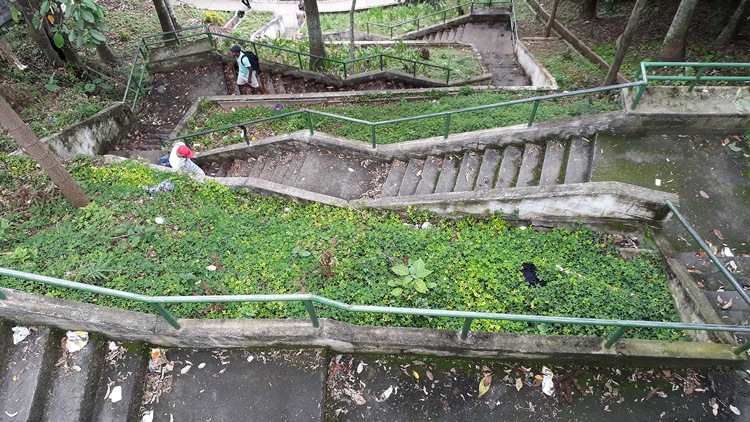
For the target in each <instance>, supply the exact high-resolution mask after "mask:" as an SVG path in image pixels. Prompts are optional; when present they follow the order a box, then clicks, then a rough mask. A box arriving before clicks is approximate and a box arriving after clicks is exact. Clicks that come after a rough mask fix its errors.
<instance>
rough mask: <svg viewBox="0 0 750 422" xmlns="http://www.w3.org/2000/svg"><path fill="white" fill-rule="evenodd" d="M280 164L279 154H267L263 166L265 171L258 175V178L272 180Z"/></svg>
mask: <svg viewBox="0 0 750 422" xmlns="http://www.w3.org/2000/svg"><path fill="white" fill-rule="evenodd" d="M279 164H280V158H279V155H278V154H268V155H266V165H265V166H263V171H261V172H260V174H259V175H258V179H263V180H271V178H272V177H273V174H274V172H275V171H276V168H277V167H278V166H279Z"/></svg>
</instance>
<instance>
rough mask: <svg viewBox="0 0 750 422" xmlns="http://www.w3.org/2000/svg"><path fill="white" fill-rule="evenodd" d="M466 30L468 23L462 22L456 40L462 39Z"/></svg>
mask: <svg viewBox="0 0 750 422" xmlns="http://www.w3.org/2000/svg"><path fill="white" fill-rule="evenodd" d="M464 30H466V24H462V25H461V26H459V27H458V29H457V30H456V41H461V37H463V35H464Z"/></svg>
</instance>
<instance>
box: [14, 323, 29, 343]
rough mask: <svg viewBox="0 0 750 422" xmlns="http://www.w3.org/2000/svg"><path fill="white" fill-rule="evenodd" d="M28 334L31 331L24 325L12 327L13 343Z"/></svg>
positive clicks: (22, 339)
mask: <svg viewBox="0 0 750 422" xmlns="http://www.w3.org/2000/svg"><path fill="white" fill-rule="evenodd" d="M30 335H31V331H29V329H28V328H26V327H13V344H18V343H20V342H22V341H24V340H25V339H26V337H28V336H30Z"/></svg>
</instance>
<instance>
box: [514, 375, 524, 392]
mask: <svg viewBox="0 0 750 422" xmlns="http://www.w3.org/2000/svg"><path fill="white" fill-rule="evenodd" d="M521 388H523V381H521V378H516V390H517V391H521Z"/></svg>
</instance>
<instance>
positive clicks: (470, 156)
mask: <svg viewBox="0 0 750 422" xmlns="http://www.w3.org/2000/svg"><path fill="white" fill-rule="evenodd" d="M481 157H482V156H481V155H479V154H478V153H476V152H472V151H466V152H465V153H464V158H463V160H462V161H461V168H460V169H459V170H458V176H456V185H455V186H454V188H453V192H468V191H470V190H472V189H473V188H474V181H475V180H476V178H477V173H479V166H480V165H481V164H482V159H481Z"/></svg>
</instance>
